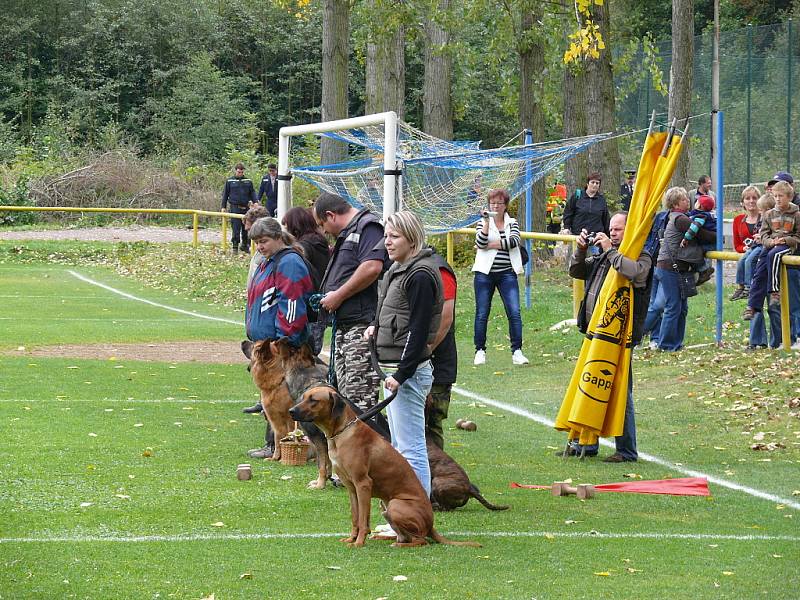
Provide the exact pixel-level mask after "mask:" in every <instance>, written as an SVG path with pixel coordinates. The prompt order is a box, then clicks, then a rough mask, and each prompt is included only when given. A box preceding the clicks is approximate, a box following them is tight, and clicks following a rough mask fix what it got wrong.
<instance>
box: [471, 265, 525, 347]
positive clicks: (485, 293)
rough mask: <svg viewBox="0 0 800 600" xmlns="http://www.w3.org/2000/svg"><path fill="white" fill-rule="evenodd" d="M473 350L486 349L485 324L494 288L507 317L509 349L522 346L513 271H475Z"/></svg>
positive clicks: (517, 298)
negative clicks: (487, 272)
mask: <svg viewBox="0 0 800 600" xmlns="http://www.w3.org/2000/svg"><path fill="white" fill-rule="evenodd" d="M474 286H475V337H474V342H475V350H486V325H487V323H488V322H489V311H490V310H491V309H492V297H493V296H494V290H495V288H496V289H497V291H499V292H500V298H501V299H502V300H503V306H504V307H505V309H506V317H507V318H508V336H509V337H510V338H511V351H512V352H514V351H515V350H519V349H520V348H522V317H521V316H520V314H519V285H518V284H517V274H516V273H514V271H503V272H501V273H489V274H488V275H485V274H483V273H479V272H477V271H476V272H475V281H474Z"/></svg>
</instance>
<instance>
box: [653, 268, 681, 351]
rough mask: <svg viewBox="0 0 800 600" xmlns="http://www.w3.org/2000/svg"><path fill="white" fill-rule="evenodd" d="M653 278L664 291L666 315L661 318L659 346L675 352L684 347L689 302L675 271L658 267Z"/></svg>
mask: <svg viewBox="0 0 800 600" xmlns="http://www.w3.org/2000/svg"><path fill="white" fill-rule="evenodd" d="M653 278H654V280H656V281H658V282H659V286H660V287H661V288H662V289H663V291H664V315H663V317H662V318H661V329H660V331H659V334H658V348H659V350H666V351H667V352H675V351H677V350H680V349H681V348H682V347H683V338H684V336H685V335H686V315H687V314H689V303H688V302H687V301H686V300H683V299H682V298H681V290H680V284H679V283H678V275H677V273H675V271H673V270H672V269H662V268H660V267H656V269H655V271H654V272H653Z"/></svg>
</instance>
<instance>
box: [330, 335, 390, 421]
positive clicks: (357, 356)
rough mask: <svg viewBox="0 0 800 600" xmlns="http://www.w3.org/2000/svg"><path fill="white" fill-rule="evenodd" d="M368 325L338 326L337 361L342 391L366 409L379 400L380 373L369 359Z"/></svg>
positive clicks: (335, 357)
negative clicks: (365, 334)
mask: <svg viewBox="0 0 800 600" xmlns="http://www.w3.org/2000/svg"><path fill="white" fill-rule="evenodd" d="M366 329H367V325H351V326H350V327H345V328H337V330H336V351H335V352H334V357H333V359H334V364H335V368H336V380H337V386H338V388H339V393H340V394H342V395H343V396H345V397H346V398H348V399H349V400H351V401H352V402H353V403H355V404H357V405H358V406H359V407H360V408H362V409H367V408H370V407H372V406H375V404H377V403H378V386H379V384H380V382H381V379H380V377H379V376H378V374H377V373H376V372H375V370H374V369H373V368H372V364H371V363H370V360H369V344H368V343H367V340H365V339H364V331H365V330H366Z"/></svg>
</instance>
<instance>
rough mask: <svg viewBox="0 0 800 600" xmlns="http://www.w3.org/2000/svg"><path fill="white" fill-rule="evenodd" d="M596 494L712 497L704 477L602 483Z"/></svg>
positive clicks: (540, 486) (540, 487)
mask: <svg viewBox="0 0 800 600" xmlns="http://www.w3.org/2000/svg"><path fill="white" fill-rule="evenodd" d="M511 487H512V488H523V489H538V490H549V489H550V488H551V487H552V486H550V485H523V484H519V483H516V482H513V481H512V482H511ZM594 489H595V491H596V492H621V493H625V494H667V495H670V496H710V495H711V492H710V491H709V490H708V480H706V479H704V478H702V477H681V478H676V479H650V480H643V481H621V482H619V483H601V484H599V485H596V486H594Z"/></svg>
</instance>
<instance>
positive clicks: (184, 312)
mask: <svg viewBox="0 0 800 600" xmlns="http://www.w3.org/2000/svg"><path fill="white" fill-rule="evenodd" d="M67 273H69V274H70V275H72V276H73V277H76V278H77V279H80V280H81V281H83V282H85V283H89V284H91V285H96V286H97V287H99V288H102V289H104V290H107V291H109V292H112V293H114V294H118V295H119V296H122V297H123V298H128V299H129V300H136V301H137V302H144V303H145V304H149V305H150V306H155V307H156V308H163V309H164V310H170V311H172V312H176V313H180V314H182V315H189V316H190V317H196V318H198V319H206V320H208V321H219V322H220V323H230V324H231V325H239V326H242V325H243V323H242V321H235V320H233V319H225V318H223V317H211V316H209V315H203V314H200V313H196V312H192V311H190V310H183V309H181V308H175V307H174V306H167V305H166V304H159V303H158V302H153V301H152V300H147V299H146V298H139V297H138V296H134V295H133V294H129V293H127V292H123V291H122V290H118V289H116V288H113V287H111V286H110V285H106V284H104V283H100V282H99V281H95V280H94V279H89V278H88V277H86V276H84V275H81V274H80V273H76V272H75V271H72V270H67Z"/></svg>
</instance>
